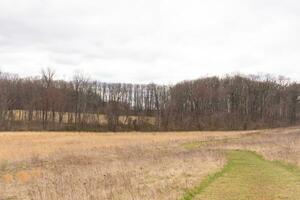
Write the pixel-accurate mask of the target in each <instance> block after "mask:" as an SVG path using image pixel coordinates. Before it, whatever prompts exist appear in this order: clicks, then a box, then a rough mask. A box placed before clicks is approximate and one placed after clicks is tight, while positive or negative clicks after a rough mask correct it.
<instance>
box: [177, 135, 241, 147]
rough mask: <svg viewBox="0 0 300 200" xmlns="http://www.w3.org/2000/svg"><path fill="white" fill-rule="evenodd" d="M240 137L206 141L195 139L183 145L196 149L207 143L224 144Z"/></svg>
mask: <svg viewBox="0 0 300 200" xmlns="http://www.w3.org/2000/svg"><path fill="white" fill-rule="evenodd" d="M239 139H242V138H241V137H236V138H223V139H211V140H205V141H194V142H189V143H185V144H183V147H184V148H187V149H196V148H200V147H204V146H207V145H214V144H216V145H217V144H223V143H227V142H230V141H234V140H239Z"/></svg>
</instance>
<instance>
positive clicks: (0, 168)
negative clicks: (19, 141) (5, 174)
mask: <svg viewBox="0 0 300 200" xmlns="http://www.w3.org/2000/svg"><path fill="white" fill-rule="evenodd" d="M8 165H9V164H8V161H6V160H2V161H1V162H0V172H1V171H5V170H6V169H7V168H8Z"/></svg>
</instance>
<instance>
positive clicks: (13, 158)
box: [0, 127, 300, 200]
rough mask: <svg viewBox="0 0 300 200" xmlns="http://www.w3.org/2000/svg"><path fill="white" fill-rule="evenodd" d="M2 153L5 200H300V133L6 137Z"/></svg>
mask: <svg viewBox="0 0 300 200" xmlns="http://www.w3.org/2000/svg"><path fill="white" fill-rule="evenodd" d="M0 146H1V148H0V199H1V200H2V199H5V200H8V199H25V200H27V199H28V200H29V199H42V200H43V199H45V200H46V199H47V200H48V199H51V200H52V199H53V200H54V199H55V200H56V199H67V200H71V199H72V200H73V199H74V200H76V199H78V200H81V199H82V200H85V199H108V200H115V199H116V200H117V199H119V200H121V199H122V200H123V199H124V200H127V199H128V200H139V199H142V200H144V199H145V200H147V199H149V200H150V199H162V200H164V199H170V200H171V199H186V200H188V199H211V200H215V199H224V200H231V199H232V200H237V199H241V200H243V199H245V200H246V199H247V200H252V199H253V200H257V199H264V200H271V199H292V200H294V199H295V200H296V199H297V197H298V196H299V192H300V191H299V190H300V182H299V170H298V166H300V128H297V127H294V128H285V129H274V130H261V131H245V132H169V133H75V132H74V133H70V132H68V133H66V132H7V133H6V132H4V133H0ZM237 150H239V151H237ZM254 152H255V153H254ZM278 161H280V162H278ZM285 163H289V164H285ZM282 177H283V178H282Z"/></svg>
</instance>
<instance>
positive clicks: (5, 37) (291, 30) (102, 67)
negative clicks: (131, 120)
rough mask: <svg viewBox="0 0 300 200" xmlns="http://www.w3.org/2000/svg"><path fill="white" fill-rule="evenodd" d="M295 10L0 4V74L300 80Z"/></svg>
mask: <svg viewBox="0 0 300 200" xmlns="http://www.w3.org/2000/svg"><path fill="white" fill-rule="evenodd" d="M299 9H300V2H299V1H296V0H286V1H281V0H245V1H238V0H228V1H222V0H203V1H198V0H187V1H182V0H152V1H145V0H128V1H123V0H111V1H104V0H100V1H96V0H94V1H93V0H90V1H83V0H64V1H61V0H27V1H24V0H1V1H0V27H1V28H0V67H1V69H2V70H5V71H8V72H13V73H19V74H22V75H37V74H38V73H39V72H40V69H41V68H42V67H48V66H50V67H53V68H55V69H56V71H57V73H58V74H61V76H66V77H72V74H73V72H74V71H76V70H77V69H80V70H82V71H85V72H86V73H87V74H90V75H91V77H92V78H93V79H98V80H104V81H113V82H116V81H124V82H143V83H145V82H158V83H170V82H176V81H180V80H184V79H191V78H197V77H200V76H203V75H223V74H226V73H231V72H241V73H258V72H263V73H273V74H282V75H285V76H288V77H291V78H293V79H295V80H299V75H298V74H299V73H300V67H299V66H298V65H299V62H300V58H299V53H300V39H299V33H300V23H299V22H300V16H299V15H300V13H299V12H298V11H299Z"/></svg>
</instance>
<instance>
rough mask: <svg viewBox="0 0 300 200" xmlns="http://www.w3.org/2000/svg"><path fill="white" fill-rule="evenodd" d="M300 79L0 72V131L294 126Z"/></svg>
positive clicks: (298, 110)
mask: <svg viewBox="0 0 300 200" xmlns="http://www.w3.org/2000/svg"><path fill="white" fill-rule="evenodd" d="M299 96H300V85H299V84H296V83H291V82H289V81H287V80H286V79H284V78H273V77H271V76H242V75H235V76H228V77H224V78H219V77H209V78H201V79H198V80H192V81H184V82H181V83H178V84H176V85H156V84H124V83H104V82H101V81H93V80H90V79H88V78H86V77H85V76H84V75H82V74H75V75H74V77H73V80H72V81H65V80H57V79H56V78H55V72H54V71H52V70H51V69H46V70H43V71H42V73H41V75H40V76H39V77H27V78H20V77H18V76H17V75H13V74H8V73H0V128H1V130H89V131H129V130H136V131H154V130H165V131H167V130H233V129H255V128H263V127H276V126H286V125H293V124H295V123H297V122H298V120H299V113H300V109H299V107H300V106H299V105H300V104H299V100H300V98H299Z"/></svg>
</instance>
